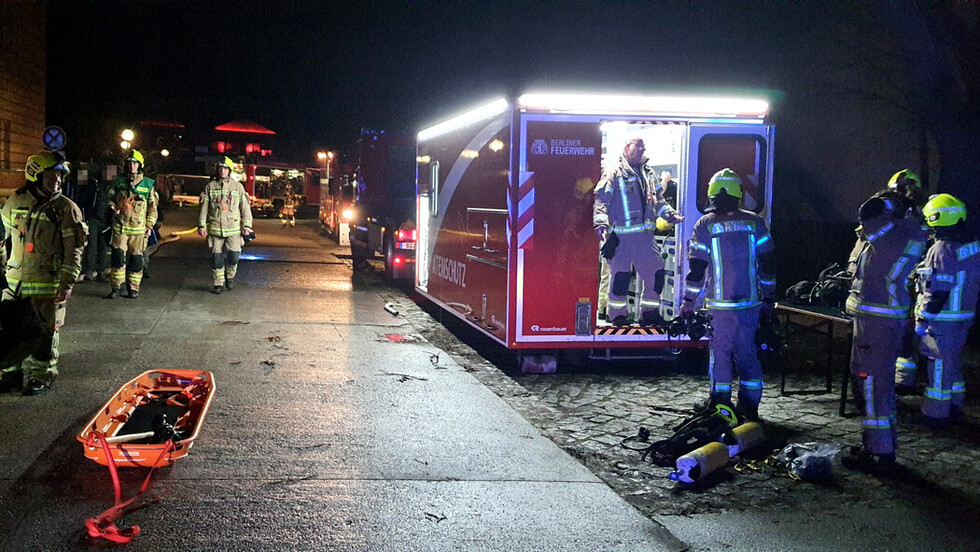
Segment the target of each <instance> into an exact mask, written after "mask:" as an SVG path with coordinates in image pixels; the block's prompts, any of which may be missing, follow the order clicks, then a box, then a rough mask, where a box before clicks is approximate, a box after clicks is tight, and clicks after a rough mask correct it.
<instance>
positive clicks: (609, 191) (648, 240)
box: [592, 138, 684, 325]
mask: <svg viewBox="0 0 980 552" xmlns="http://www.w3.org/2000/svg"><path fill="white" fill-rule="evenodd" d="M644 151H646V147H645V146H644V144H643V140H642V139H640V138H633V139H630V140H628V141H627V142H626V145H625V146H624V147H623V155H622V156H621V157H620V158H619V164H618V165H617V166H616V167H615V168H612V169H607V170H606V172H605V174H603V176H602V178H601V179H600V180H599V183H598V184H596V187H595V204H594V207H593V216H592V224H593V228H594V229H595V232H596V236H597V237H598V238H599V242H600V243H601V244H602V249H603V256H604V257H606V258H608V259H609V269H610V274H611V278H610V279H609V287H608V292H607V301H606V306H607V309H606V315H607V318H608V319H609V320H610V321H611V322H612V323H613V324H614V325H627V324H629V319H628V317H627V312H626V309H627V304H628V298H627V294H628V292H629V284H630V277H631V270H632V269H634V268H635V269H636V274H637V278H638V280H642V281H643V284H644V285H643V294H642V298H641V300H640V303H639V308H637V309H636V311H637V312H636V314H637V319H638V321H639V322H640V323H641V324H644V325H652V324H657V323H660V322H661V321H662V319H661V318H660V294H659V293H658V291H657V290H656V289H655V285H654V281H655V278H656V274H657V271H658V270H661V269H663V267H664V260H663V257H662V256H661V253H660V251H659V247H658V246H657V244H656V240H655V239H654V234H653V232H654V228H655V227H656V220H657V217H662V218H664V219H665V220H666V221H668V222H670V223H672V224H676V223H678V222H680V221H682V220H684V217H682V216H681V215H679V214H678V213H677V212H676V211H674V209H673V208H671V207H670V205H668V204H667V202H666V201H664V196H663V190H662V189H661V186H660V180H659V179H658V178H657V175H656V174H655V173H654V171H653V169H652V168H651V167H650V166H648V165H647V164H646V163H647V158H646V157H645V156H644V155H643V153H644ZM639 287H640V282H639V281H638V282H637V288H639Z"/></svg>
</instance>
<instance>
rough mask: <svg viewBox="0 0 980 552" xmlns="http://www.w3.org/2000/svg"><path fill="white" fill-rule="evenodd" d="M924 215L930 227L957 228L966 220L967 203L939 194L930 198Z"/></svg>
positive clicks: (924, 208) (923, 209) (923, 211)
mask: <svg viewBox="0 0 980 552" xmlns="http://www.w3.org/2000/svg"><path fill="white" fill-rule="evenodd" d="M922 215H923V216H925V218H926V224H928V225H929V226H930V227H933V228H935V227H946V226H955V225H956V224H957V223H959V222H961V221H965V220H966V203H963V202H962V201H960V200H959V199H957V198H955V197H953V196H951V195H949V194H938V195H934V196H932V197H931V198H929V201H928V202H926V205H925V207H923V208H922Z"/></svg>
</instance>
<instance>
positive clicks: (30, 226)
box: [0, 151, 88, 395]
mask: <svg viewBox="0 0 980 552" xmlns="http://www.w3.org/2000/svg"><path fill="white" fill-rule="evenodd" d="M68 172H69V167H68V163H67V162H66V161H65V158H64V155H62V154H61V153H60V152H50V151H44V152H41V153H38V154H35V155H32V156H31V157H30V158H29V159H28V160H27V168H26V170H25V174H26V183H25V185H24V186H23V187H21V188H20V189H18V190H17V191H16V192H14V195H12V196H10V197H9V198H8V199H7V201H6V203H5V204H4V206H3V208H2V209H0V218H2V220H3V226H4V227H5V233H6V237H5V240H4V243H3V246H4V247H5V248H9V251H10V258H9V259H8V261H7V264H6V274H5V276H6V280H7V287H6V288H5V289H4V290H3V300H14V299H19V298H22V297H26V298H30V300H31V302H32V303H33V304H34V306H35V308H36V309H37V311H38V312H39V313H40V315H41V317H42V318H43V320H44V325H45V332H44V335H43V336H42V339H41V340H40V343H39V344H38V346H37V347H36V348H35V349H34V350H33V352H32V353H31V354H30V356H28V357H27V358H25V359H24V360H23V362H21V363H20V366H16V367H13V368H12V369H11V370H10V372H11V373H9V374H6V373H5V374H4V378H3V379H4V380H6V381H8V382H9V381H10V380H11V379H17V376H22V375H23V371H26V372H27V373H28V382H27V385H26V386H25V387H24V394H25V395H37V394H40V393H44V392H45V391H49V390H50V389H51V384H52V382H53V381H54V380H55V378H57V377H58V342H59V336H58V330H59V329H60V328H61V326H62V324H64V322H65V304H66V303H67V301H68V298H69V297H70V296H71V290H72V287H73V286H74V285H75V280H76V279H77V278H78V275H79V274H80V273H81V270H82V252H83V251H84V249H85V238H86V235H87V233H88V230H87V228H86V226H85V222H84V218H83V217H82V211H81V210H80V209H79V208H78V206H77V205H75V203H74V202H73V201H72V200H70V199H68V198H67V197H65V196H64V195H62V193H61V184H62V182H63V179H64V178H65V176H66V175H67V174H68ZM21 381H22V380H21Z"/></svg>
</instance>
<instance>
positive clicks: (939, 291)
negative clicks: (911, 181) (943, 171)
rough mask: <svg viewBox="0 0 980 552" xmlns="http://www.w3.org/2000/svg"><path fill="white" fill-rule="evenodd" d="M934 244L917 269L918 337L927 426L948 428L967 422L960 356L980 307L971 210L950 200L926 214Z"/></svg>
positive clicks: (934, 201) (979, 253) (932, 203)
mask: <svg viewBox="0 0 980 552" xmlns="http://www.w3.org/2000/svg"><path fill="white" fill-rule="evenodd" d="M922 213H923V215H924V216H925V219H926V224H927V225H928V226H929V230H930V234H932V235H933V237H934V239H935V241H934V242H933V244H932V246H931V247H930V248H929V251H928V252H926V258H925V261H923V263H922V264H921V265H920V267H919V268H918V269H917V272H918V277H919V280H920V281H921V285H922V290H923V292H922V293H921V294H920V295H919V296H918V297H917V298H916V304H915V312H914V314H915V333H916V334H917V335H919V336H920V337H921V346H920V353H921V354H922V355H923V356H925V357H927V358H928V366H929V371H928V376H929V380H928V384H927V386H926V390H925V400H924V401H923V403H922V414H923V415H924V418H923V421H924V422H925V423H926V425H929V426H945V425H947V424H950V423H958V422H961V421H962V420H963V403H964V400H965V398H966V386H965V384H964V381H963V371H962V369H961V367H960V353H961V352H962V350H963V346H964V345H965V344H966V338H967V333H968V331H969V329H970V324H971V323H972V322H973V318H974V314H975V311H976V307H977V294H978V290H977V286H978V285H980V242H978V241H977V240H976V239H975V238H974V236H972V235H971V233H970V230H969V229H968V228H967V226H966V215H967V212H966V204H965V203H963V202H962V201H960V200H959V199H957V198H955V197H953V196H951V195H949V194H939V195H936V196H933V197H932V198H931V199H930V200H929V201H928V202H927V203H926V204H925V207H924V208H923V209H922Z"/></svg>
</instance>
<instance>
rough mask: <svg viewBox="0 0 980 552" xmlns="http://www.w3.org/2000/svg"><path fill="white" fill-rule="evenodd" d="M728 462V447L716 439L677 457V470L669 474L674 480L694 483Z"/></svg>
mask: <svg viewBox="0 0 980 552" xmlns="http://www.w3.org/2000/svg"><path fill="white" fill-rule="evenodd" d="M727 463H728V447H726V446H725V445H724V444H723V443H720V442H718V441H714V442H711V443H708V444H707V445H704V446H703V447H700V448H696V449H694V450H692V451H691V452H689V453H687V454H685V455H684V456H681V457H680V458H678V459H677V471H673V472H671V473H670V475H668V477H670V478H671V479H672V480H674V481H681V482H684V483H694V482H695V481H697V480H698V479H701V478H702V477H704V476H705V475H708V474H709V473H711V472H713V471H715V470H717V469H718V468H721V467H723V466H724V465H725V464H727Z"/></svg>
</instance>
